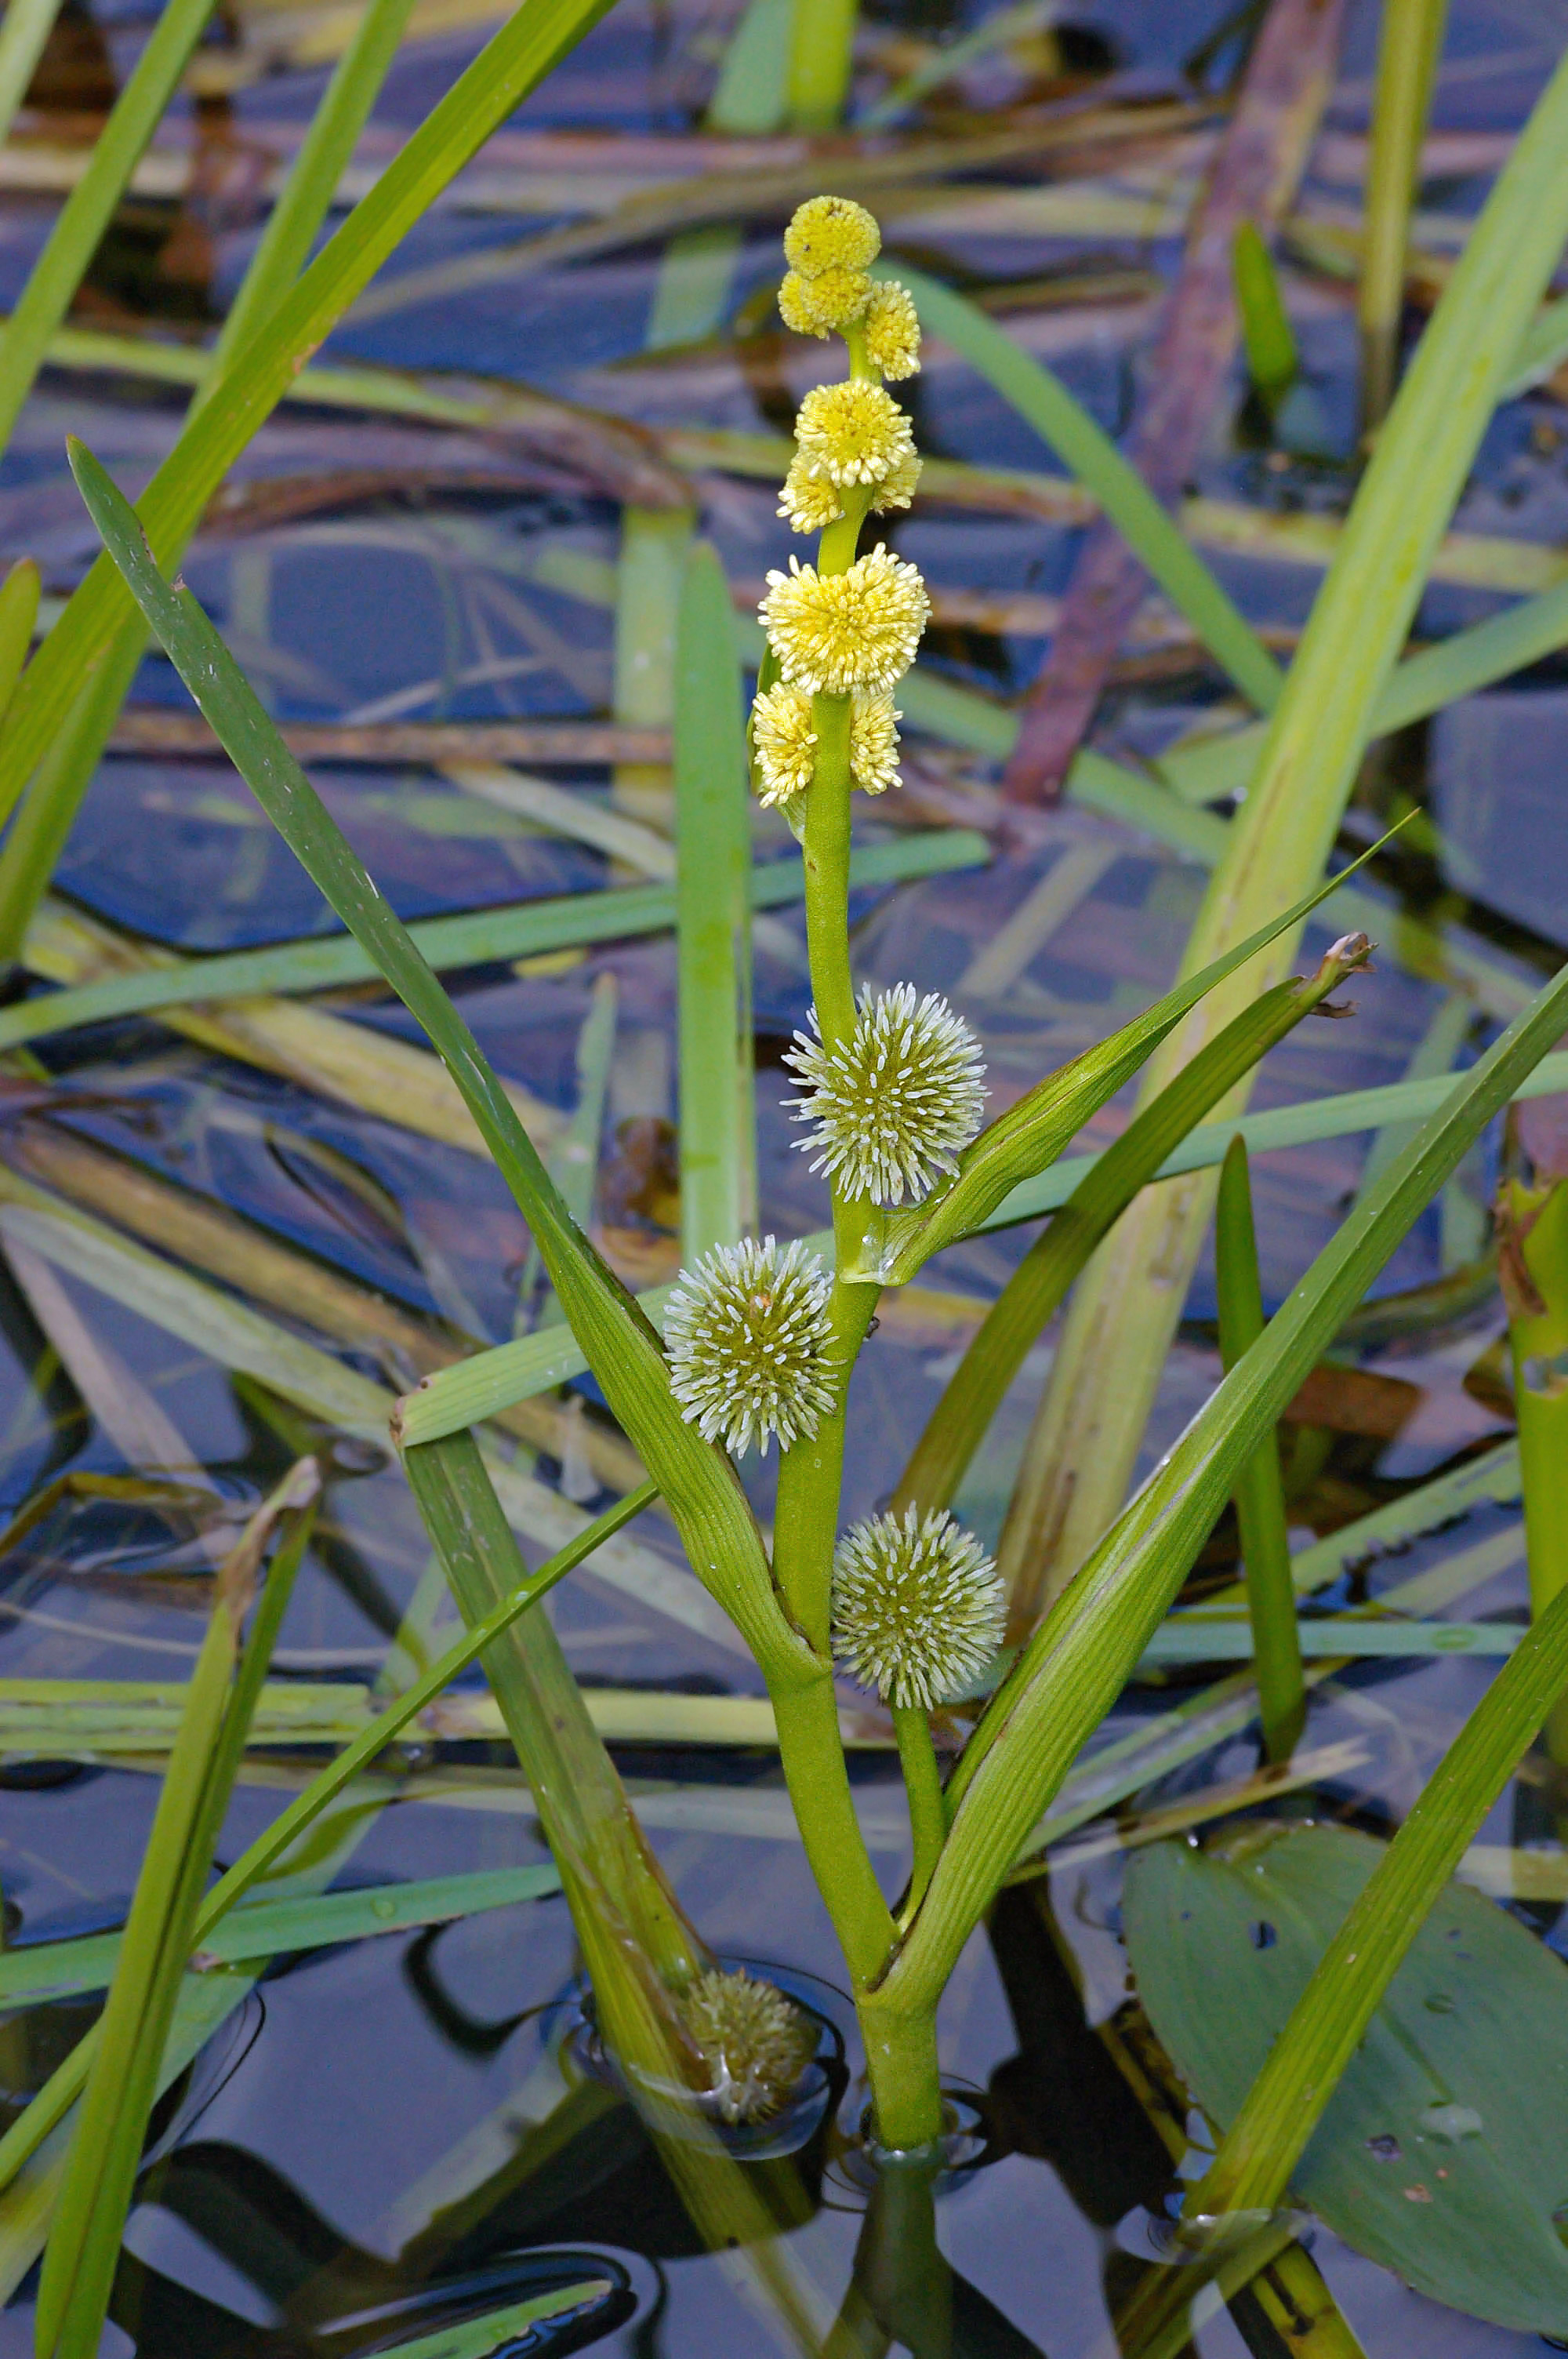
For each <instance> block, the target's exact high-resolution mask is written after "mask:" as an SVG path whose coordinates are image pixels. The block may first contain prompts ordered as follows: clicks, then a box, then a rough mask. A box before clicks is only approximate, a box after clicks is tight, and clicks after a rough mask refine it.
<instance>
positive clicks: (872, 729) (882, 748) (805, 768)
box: [752, 680, 903, 809]
mask: <svg viewBox="0 0 1568 2359" xmlns="http://www.w3.org/2000/svg"><path fill="white" fill-rule="evenodd" d="M902 719H903V714H902V713H899V712H894V710H893V701H892V697H891V696H890V695H889V694H888V693H887V691H886V690H885V689H862V688H858V689H856V690H855V691H854V694H853V695H852V696H851V698H850V700H849V783H850V785H851V786H852V787H861V788H864V789H865V791H866V793H867V794H869V795H880V794H885V792H886V791H887V789H888V788H889V787H896V786H897V785H898V784H899V775H898V726H897V724H898V723H899V722H900V721H901V720H902ZM752 750H753V752H754V753H755V755H756V758H757V768H758V770H759V772H760V773H761V777H762V784H761V787H760V788H759V790H758V792H759V799H760V800H761V801H762V802H764V803H768V804H770V805H773V806H774V807H777V808H780V809H782V808H784V807H785V806H787V805H789V804H791V803H793V802H795V799H797V797H799V796H801V795H803V794H805V792H806V788H807V787H809V786H810V784H811V777H812V770H813V767H814V766H815V764H816V730H815V729H814V728H813V727H812V725H811V692H810V690H808V689H804V688H792V687H791V686H790V685H789V682H788V681H787V680H781V681H780V682H779V684H778V686H777V687H776V688H769V689H764V690H763V691H762V695H761V696H759V697H758V699H757V701H756V702H755V703H754V704H753V705H752Z"/></svg>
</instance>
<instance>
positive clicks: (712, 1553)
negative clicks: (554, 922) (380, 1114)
mask: <svg viewBox="0 0 1568 2359" xmlns="http://www.w3.org/2000/svg"><path fill="white" fill-rule="evenodd" d="M71 464H72V467H73V469H74V470H75V473H76V475H77V480H78V483H79V484H80V485H81V489H82V494H83V497H84V498H85V499H86V500H87V503H88V506H89V508H90V510H91V512H92V516H93V520H94V522H95V523H96V524H97V526H98V528H99V530H100V532H101V533H102V534H103V538H104V540H105V544H106V546H107V548H108V549H110V550H111V551H112V553H113V556H114V562H115V564H116V565H117V566H119V567H120V568H122V569H123V570H124V575H125V578H126V580H127V582H129V583H130V584H131V585H132V587H133V589H134V592H135V597H136V601H137V603H138V604H139V605H140V606H141V608H142V612H143V614H145V615H146V620H147V622H148V623H149V624H150V625H151V626H152V627H153V629H154V630H155V631H156V632H157V636H158V637H159V639H160V641H161V642H162V644H163V646H164V647H165V648H166V650H167V651H168V655H169V657H170V658H171V660H172V661H173V663H174V665H175V668H176V669H177V670H178V672H179V674H180V677H181V678H182V679H184V681H185V683H186V685H187V687H188V688H189V690H190V691H191V693H192V695H193V696H195V698H196V699H197V701H198V703H199V704H200V707H201V709H202V711H203V712H204V713H205V714H206V716H207V718H208V720H209V721H210V722H211V724H212V727H213V729H214V730H215V732H216V734H217V735H218V737H219V738H220V740H221V741H222V744H223V745H224V747H225V749H226V751H227V752H228V753H229V755H230V757H231V759H232V761H233V762H234V764H235V766H236V767H237V768H238V769H239V770H240V772H241V775H242V776H243V777H244V778H245V780H246V783H247V784H248V785H249V786H250V787H251V788H252V790H253V792H254V794H255V796H256V798H257V800H258V801H259V802H260V803H261V805H262V807H263V809H264V810H266V812H267V814H268V816H269V817H270V818H271V819H272V821H273V822H274V824H275V825H276V827H277V829H278V832H279V833H280V834H281V835H282V836H283V838H284V840H285V842H286V843H287V844H288V846H289V848H290V850H291V851H292V852H293V853H295V855H296V857H297V859H298V860H299V861H300V863H301V864H302V865H303V866H304V867H305V868H306V870H307V871H308V874H309V875H310V876H311V877H312V879H313V880H314V882H315V883H316V884H317V885H318V886H319V888H320V890H321V891H322V893H323V894H324V895H325V896H326V897H327V899H328V900H329V901H330V903H331V905H332V907H333V908H335V909H336V910H337V912H338V914H339V916H340V917H341V919H342V920H343V922H344V924H345V925H346V926H348V927H349V929H350V930H351V932H353V933H354V934H356V935H357V936H358V938H359V939H360V940H361V941H362V943H363V944H364V946H365V948H366V950H367V951H369V952H370V953H371V955H372V956H373V958H374V960H375V962H376V964H377V966H378V967H379V968H380V970H381V973H383V974H384V977H385V979H386V981H387V982H388V983H389V984H391V985H392V987H393V989H394V990H395V992H396V993H397V995H398V996H399V998H401V999H402V1000H403V1002H404V1004H405V1006H406V1007H407V1008H408V1010H409V1012H410V1014H411V1015H413V1016H414V1017H415V1018H416V1021H417V1022H418V1023H419V1024H421V1025H422V1026H423V1027H424V1028H425V1030H426V1032H427V1035H428V1037H429V1038H430V1041H431V1043H432V1045H433V1046H434V1047H435V1048H436V1049H437V1050H438V1052H439V1054H440V1055H441V1057H442V1059H443V1061H444V1062H445V1063H446V1065H447V1068H448V1070H449V1072H450V1073H451V1076H452V1079H453V1081H454V1082H456V1084H457V1086H458V1088H459V1090H460V1092H461V1093H462V1096H463V1099H464V1102H465V1103H466V1104H467V1105H468V1107H469V1110H470V1114H472V1116H473V1119H474V1122H475V1124H476V1125H477V1127H478V1129H479V1131H480V1133H481V1136H482V1137H483V1139H484V1141H485V1143H486V1145H487V1146H488V1147H489V1148H490V1150H491V1153H492V1155H493V1157H494V1158H495V1161H496V1165H497V1168H498V1169H499V1170H500V1171H501V1174H502V1176H503V1179H504V1180H506V1182H507V1185H508V1186H509V1187H510V1188H511V1190H512V1191H513V1193H514V1196H515V1198H516V1200H517V1202H518V1204H519V1207H520V1208H521V1210H522V1212H523V1213H524V1218H525V1219H526V1220H527V1222H528V1224H529V1228H530V1230H531V1231H532V1234H533V1235H534V1238H535V1242H536V1243H537V1245H538V1247H539V1251H540V1255H541V1256H542V1258H543V1260H544V1263H545V1266H546V1269H547V1270H548V1272H549V1275H550V1281H551V1283H552V1285H553V1286H554V1287H555V1289H556V1292H557V1296H558V1297H559V1299H560V1302H561V1306H562V1308H563V1309H564V1310H565V1311H566V1313H567V1317H568V1320H569V1321H570V1323H571V1326H572V1331H573V1332H574V1334H575V1335H576V1336H577V1338H578V1340H579V1343H581V1344H582V1347H583V1349H584V1351H585V1352H586V1353H588V1354H589V1364H590V1365H591V1366H592V1368H593V1369H594V1373H595V1375H597V1376H598V1378H599V1381H600V1385H601V1386H602V1388H603V1390H604V1393H605V1397H606V1398H607V1399H608V1400H609V1401H610V1403H611V1408H613V1409H614V1410H615V1413H616V1415H617V1416H618V1417H619V1418H620V1419H621V1422H622V1425H623V1426H624V1428H625V1429H626V1430H627V1431H628V1433H630V1434H631V1435H632V1437H633V1440H635V1442H636V1444H637V1447H638V1448H639V1450H640V1451H642V1454H643V1459H644V1462H646V1464H647V1466H648V1469H649V1472H650V1473H651V1474H652V1475H653V1476H654V1479H655V1481H656V1482H657V1483H658V1485H659V1488H660V1491H661V1492H662V1494H663V1495H664V1498H665V1503H666V1505H667V1506H668V1507H669V1510H670V1513H671V1515H672V1517H674V1519H675V1522H676V1526H677V1527H678V1528H679V1530H680V1532H681V1536H682V1538H683V1540H684V1541H685V1543H686V1546H687V1554H688V1556H689V1558H690V1560H691V1563H692V1567H693V1570H694V1571H696V1572H697V1575H698V1578H699V1579H700V1580H701V1581H702V1582H704V1584H705V1585H706V1586H707V1587H708V1589H709V1590H710V1592H711V1593H712V1594H713V1595H714V1596H715V1597H716V1598H717V1599H718V1601H719V1603H720V1604H721V1605H722V1606H723V1608H724V1610H725V1611H726V1612H727V1613H728V1614H730V1618H731V1619H732V1620H733V1621H734V1623H735V1624H736V1625H737V1627H738V1628H739V1629H740V1630H741V1632H742V1634H743V1635H744V1636H745V1638H746V1640H747V1642H748V1644H749V1645H750V1647H751V1648H752V1653H753V1654H754V1655H755V1656H756V1658H757V1659H758V1661H759V1662H760V1663H761V1664H762V1667H763V1669H765V1670H766V1671H768V1673H769V1674H770V1677H771V1678H773V1679H779V1680H784V1681H785V1682H786V1683H788V1682H790V1681H791V1680H801V1679H803V1678H805V1677H806V1676H808V1675H809V1674H810V1672H811V1671H812V1670H814V1669H815V1665H814V1662H813V1658H811V1656H810V1653H809V1650H808V1649H806V1647H804V1645H803V1644H802V1642H801V1641H800V1640H799V1639H798V1637H797V1636H795V1633H794V1632H793V1631H792V1629H791V1628H790V1625H788V1624H787V1623H786V1621H785V1620H784V1615H783V1614H782V1612H781V1611H780V1608H779V1605H778V1603H777V1601H776V1599H775V1598H774V1595H773V1585H772V1580H771V1576H770V1573H769V1570H768V1564H767V1559H766V1556H765V1553H764V1550H763V1548H762V1535H761V1533H760V1531H759V1530H758V1527H757V1523H756V1518H755V1517H754V1516H753V1515H752V1509H751V1507H750V1506H749V1504H748V1502H747V1499H746V1496H745V1494H744V1492H743V1491H742V1490H741V1485H740V1483H739V1480H738V1478H737V1476H736V1474H735V1471H734V1469H733V1467H732V1466H731V1465H730V1462H729V1460H728V1458H726V1457H725V1455H724V1453H723V1452H722V1451H719V1449H717V1448H716V1447H714V1446H713V1445H712V1444H710V1443H708V1442H705V1441H703V1440H702V1439H701V1437H700V1436H699V1435H698V1433H697V1430H696V1429H695V1428H694V1427H692V1426H690V1425H688V1424H687V1422H686V1421H685V1419H683V1418H682V1416H681V1414H680V1411H679V1409H678V1408H676V1403H675V1400H674V1398H673V1397H672V1395H671V1393H670V1389H669V1380H668V1376H667V1374H666V1372H665V1364H664V1356H663V1353H662V1352H661V1351H660V1348H659V1343H658V1339H657V1337H656V1335H655V1334H654V1331H653V1329H652V1328H651V1327H650V1326H649V1325H648V1323H647V1321H645V1320H644V1319H643V1317H642V1315H641V1313H640V1312H639V1311H638V1310H637V1309H636V1306H635V1305H634V1304H633V1300H632V1299H631V1297H630V1296H629V1295H628V1294H627V1293H626V1291H625V1288H623V1287H622V1285H621V1284H620V1282H619V1280H618V1279H617V1278H615V1277H613V1276H612V1275H611V1272H610V1270H609V1269H608V1268H607V1267H606V1266H605V1265H604V1263H603V1262H602V1261H601V1260H600V1256H599V1255H598V1254H597V1253H596V1252H595V1251H594V1249H593V1247H592V1245H590V1244H589V1241H588V1239H587V1238H586V1237H585V1236H584V1235H583V1234H582V1232H581V1231H580V1230H579V1228H578V1227H577V1224H576V1223H574V1222H573V1220H572V1219H571V1216H570V1214H569V1213H568V1211H567V1209H566V1206H565V1205H564V1204H563V1203H562V1201H561V1199H560V1195H559V1193H558V1191H557V1190H556V1188H555V1187H554V1186H553V1185H552V1183H551V1181H550V1180H549V1177H548V1175H547V1173H546V1170H545V1169H544V1166H543V1164H542V1163H541V1162H540V1160H539V1157H538V1155H537V1153H536V1151H535V1147H534V1146H533V1143H532V1141H531V1140H530V1139H529V1137H528V1136H527V1133H526V1132H525V1131H524V1128H523V1126H522V1124H521V1123H520V1122H519V1121H518V1119H517V1115H516V1113H515V1110H514V1107H513V1105H512V1103H511V1101H510V1100H509V1099H508V1098H507V1096H506V1094H505V1093H504V1091H503V1089H502V1088H501V1085H500V1083H499V1082H497V1080H496V1078H495V1075H494V1073H493V1072H492V1070H491V1068H490V1066H489V1064H488V1063H487V1061H486V1060H485V1059H484V1057H483V1056H482V1054H481V1051H480V1049H479V1046H478V1044H477V1042H476V1041H475V1040H474V1038H473V1036H472V1034H471V1033H470V1030H469V1028H468V1027H467V1025H466V1024H464V1022H463V1021H462V1019H461V1017H460V1016H459V1014H458V1012H457V1010H456V1008H455V1007H454V1006H452V1003H451V1001H450V1000H449V997H448V996H447V995H446V993H445V992H444V991H443V990H442V988H441V986H440V984H438V982H437V980H436V977H435V976H434V974H433V973H431V971H430V969H429V967H428V966H427V964H426V962H425V961H424V960H423V959H422V958H421V957H420V955H419V953H418V951H417V950H416V948H415V946H414V944H413V943H412V941H411V940H409V937H408V931H407V929H406V927H405V926H404V925H403V923H402V921H401V920H400V919H398V918H396V917H395V916H394V914H393V912H392V910H391V909H390V908H388V906H387V904H386V902H385V901H384V898H383V897H382V896H381V894H380V893H379V892H378V891H377V889H376V887H375V886H374V885H373V882H372V881H371V879H370V877H369V876H368V875H367V874H366V872H365V870H364V868H363V866H362V864H361V862H360V861H359V859H358V858H357V856H356V855H355V853H353V851H352V850H351V846H350V845H349V843H348V842H347V841H346V839H345V838H344V836H343V834H342V832H341V829H339V828H338V827H337V825H336V824H335V822H334V821H332V820H331V818H330V816H329V814H328V812H327V810H326V809H325V807H324V806H323V804H322V802H321V799H320V798H319V795H318V794H317V793H316V791H315V788H313V787H312V786H311V785H310V782H309V780H308V778H307V777H306V776H305V774H304V772H303V771H302V770H301V769H300V767H299V765H298V763H297V762H296V760H295V759H294V757H293V756H292V755H291V754H290V753H289V752H288V749H287V746H286V745H284V743H283V740H282V739H281V738H280V737H279V735H278V734H277V731H276V727H275V726H274V724H273V723H272V721H271V720H270V718H269V717H268V715H267V714H266V712H265V711H264V710H263V708H262V706H261V705H260V703H259V702H258V701H257V700H256V697H255V695H254V691H253V690H252V689H251V688H250V686H249V683H248V682H247V681H246V679H244V676H243V673H242V672H241V671H240V669H239V667H238V666H237V665H236V664H235V662H234V660H233V658H232V656H231V655H230V654H229V651H228V649H227V648H226V647H224V645H223V642H222V639H221V638H220V637H219V636H218V634H217V632H216V631H215V630H214V629H213V628H212V625H211V622H210V621H209V620H208V618H207V616H206V614H204V613H203V612H202V610H201V608H200V606H199V605H198V603H196V601H195V599H194V598H192V597H191V596H190V594H189V592H188V591H184V590H179V591H176V590H174V589H171V587H170V585H169V584H168V582H166V581H165V579H164V577H163V575H162V574H161V573H160V572H159V571H158V569H157V565H156V564H155V563H154V561H153V559H152V557H151V554H150V552H149V550H148V548H147V545H146V540H145V539H144V538H143V536H142V533H141V531H140V528H139V527H138V525H137V521H136V517H135V514H134V512H133V511H132V510H131V508H130V507H129V506H127V504H126V502H125V501H124V498H123V497H122V495H121V494H120V493H119V492H118V491H117V490H116V489H115V487H114V484H113V483H112V482H111V481H110V479H109V477H108V476H107V475H106V474H105V473H104V472H103V468H102V467H100V466H99V464H98V462H97V461H96V460H94V459H93V458H92V454H91V453H90V452H88V451H86V450H85V449H84V448H83V447H82V446H81V444H80V443H73V444H72V445H71Z"/></svg>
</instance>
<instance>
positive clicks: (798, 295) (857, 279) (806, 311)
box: [779, 266, 871, 336]
mask: <svg viewBox="0 0 1568 2359" xmlns="http://www.w3.org/2000/svg"><path fill="white" fill-rule="evenodd" d="M870 301H871V280H870V279H869V278H868V277H866V274H865V272H864V271H863V270H849V269H845V268H843V267H842V266H836V267H835V268H833V269H831V270H824V271H820V272H819V273H818V274H817V276H816V277H815V278H807V277H804V276H803V275H802V273H801V272H800V271H798V270H792V271H790V272H789V273H788V275H787V277H785V279H784V285H783V286H782V287H781V288H779V311H780V314H781V316H782V318H783V320H784V326H785V327H786V328H788V329H790V330H792V331H793V332H794V333H795V335H797V336H831V335H832V334H834V332H836V331H841V330H843V329H845V328H848V327H849V326H850V325H851V323H852V322H853V321H856V320H858V319H859V318H860V314H861V313H862V311H864V310H865V308H866V306H867V304H868V303H869V302H870Z"/></svg>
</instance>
